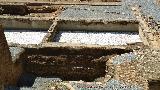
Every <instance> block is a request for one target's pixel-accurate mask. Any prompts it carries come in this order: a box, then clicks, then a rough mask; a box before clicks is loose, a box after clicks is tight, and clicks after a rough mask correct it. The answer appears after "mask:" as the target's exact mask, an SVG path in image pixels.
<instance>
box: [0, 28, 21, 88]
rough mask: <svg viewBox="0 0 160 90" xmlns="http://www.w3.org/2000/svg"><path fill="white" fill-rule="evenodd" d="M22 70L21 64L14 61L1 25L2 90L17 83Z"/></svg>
mask: <svg viewBox="0 0 160 90" xmlns="http://www.w3.org/2000/svg"><path fill="white" fill-rule="evenodd" d="M21 71H22V70H21V65H18V64H16V63H13V62H12V59H11V53H10V51H9V47H8V44H7V41H6V38H5V35H4V31H3V29H2V26H0V90H3V88H4V86H6V85H15V84H16V82H17V79H18V77H19V76H20V74H21Z"/></svg>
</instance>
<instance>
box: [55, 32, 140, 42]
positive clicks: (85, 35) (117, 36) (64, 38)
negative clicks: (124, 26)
mask: <svg viewBox="0 0 160 90" xmlns="http://www.w3.org/2000/svg"><path fill="white" fill-rule="evenodd" d="M55 41H56V42H66V43H78V44H80V43H81V44H98V45H127V43H134V42H141V39H140V37H139V35H138V33H135V32H134V33H131V32H80V31H76V32H67V31H60V32H59V34H58V35H57V37H56V38H55Z"/></svg>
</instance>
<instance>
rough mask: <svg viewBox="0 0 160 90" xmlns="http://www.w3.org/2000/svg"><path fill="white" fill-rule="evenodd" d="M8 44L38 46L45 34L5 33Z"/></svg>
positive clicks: (27, 32)
mask: <svg viewBox="0 0 160 90" xmlns="http://www.w3.org/2000/svg"><path fill="white" fill-rule="evenodd" d="M4 33H5V36H6V39H7V42H8V43H18V44H39V43H41V42H42V39H43V38H44V36H45V35H46V34H47V32H36V31H34V32H32V31H31V32H29V31H13V32H12V31H5V32H4Z"/></svg>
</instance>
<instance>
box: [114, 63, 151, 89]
mask: <svg viewBox="0 0 160 90" xmlns="http://www.w3.org/2000/svg"><path fill="white" fill-rule="evenodd" d="M138 64H139V63H138V62H126V63H123V64H120V65H117V66H115V75H114V77H115V78H116V79H117V80H119V81H123V82H125V83H128V84H133V85H137V86H140V87H142V88H143V89H144V90H147V89H148V83H147V80H146V79H145V78H143V76H142V74H141V71H140V70H139V68H138V67H137V65H138Z"/></svg>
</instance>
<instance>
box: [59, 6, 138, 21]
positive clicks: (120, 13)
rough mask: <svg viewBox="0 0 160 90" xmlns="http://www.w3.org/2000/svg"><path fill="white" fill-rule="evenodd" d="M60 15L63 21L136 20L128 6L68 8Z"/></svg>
mask: <svg viewBox="0 0 160 90" xmlns="http://www.w3.org/2000/svg"><path fill="white" fill-rule="evenodd" d="M65 8H66V9H65V10H64V11H63V12H62V13H61V14H60V16H59V17H58V18H59V19H63V20H80V19H82V20H86V19H89V20H90V19H91V20H98V19H100V20H106V21H107V20H110V21H114V20H126V19H127V20H128V19H129V20H136V18H135V16H134V15H133V14H132V13H131V9H130V8H129V7H128V6H123V7H122V6H85V5H83V6H78V5H77V6H66V7H65Z"/></svg>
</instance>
